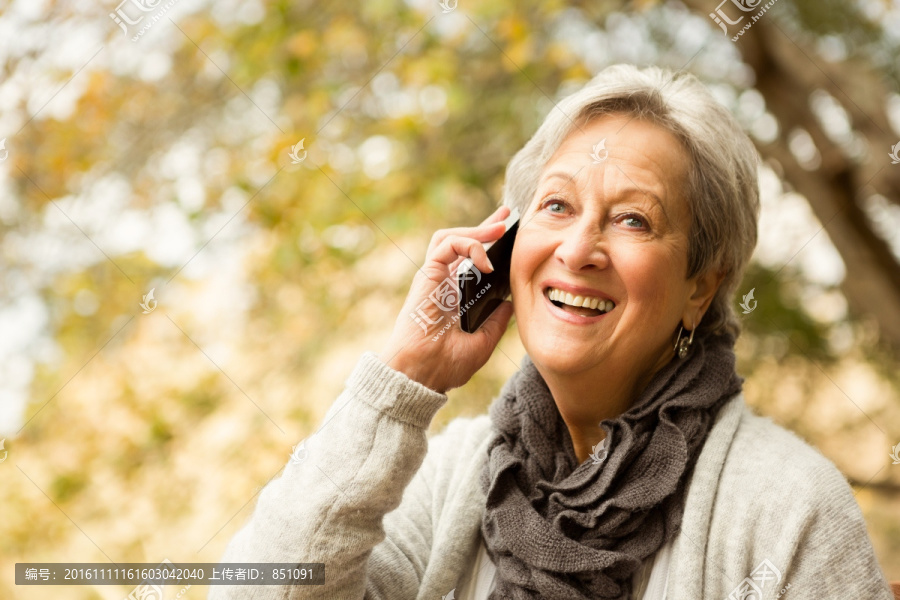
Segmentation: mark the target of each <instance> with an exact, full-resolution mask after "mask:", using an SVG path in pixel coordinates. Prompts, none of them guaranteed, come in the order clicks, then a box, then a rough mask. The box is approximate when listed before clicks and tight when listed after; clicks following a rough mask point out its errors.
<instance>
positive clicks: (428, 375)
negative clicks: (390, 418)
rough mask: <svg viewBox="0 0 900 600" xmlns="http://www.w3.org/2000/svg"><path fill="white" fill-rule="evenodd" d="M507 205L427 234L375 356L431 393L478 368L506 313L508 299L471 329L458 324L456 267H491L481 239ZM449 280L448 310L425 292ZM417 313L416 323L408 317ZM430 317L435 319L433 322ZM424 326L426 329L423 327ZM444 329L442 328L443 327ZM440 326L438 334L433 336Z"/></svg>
mask: <svg viewBox="0 0 900 600" xmlns="http://www.w3.org/2000/svg"><path fill="white" fill-rule="evenodd" d="M509 212H510V210H509V207H507V206H501V207H500V208H498V209H497V210H496V211H494V213H493V214H492V215H491V216H490V217H488V218H487V219H485V220H484V221H483V222H482V223H481V224H480V225H478V226H477V227H456V228H453V229H439V230H438V231H436V232H435V234H434V235H433V236H432V238H431V243H430V244H429V245H428V252H427V254H426V256H425V264H424V265H422V268H421V269H419V270H418V271H417V272H416V275H415V277H414V278H413V282H412V286H411V288H410V290H409V294H408V295H407V297H406V301H405V302H404V304H403V309H402V310H401V311H400V316H398V317H397V321H396V323H395V324H394V330H393V332H392V333H391V337H390V339H389V340H388V343H387V345H386V346H385V348H384V349H383V350H382V352H381V353H380V354H379V358H380V359H381V360H382V361H383V362H384V363H386V364H387V365H388V366H389V367H391V368H392V369H395V370H397V371H400V372H402V373H404V374H406V376H407V377H409V378H410V379H412V380H414V381H418V382H419V383H421V384H422V385H425V386H427V387H429V388H431V389H433V390H435V391H437V392H441V393H444V392H446V391H447V390H450V389H453V388H456V387H459V386H461V385H464V384H465V383H466V382H467V381H469V379H470V378H471V377H472V375H474V374H475V373H476V372H477V371H478V369H480V368H481V367H483V366H484V363H486V362H487V360H488V358H490V356H491V353H492V352H493V351H494V348H495V347H496V346H497V342H499V341H500V338H501V337H502V336H503V333H504V332H505V331H506V327H507V325H508V324H509V319H510V317H511V316H512V312H513V310H512V303H511V302H509V301H505V302H503V303H502V304H501V305H500V306H499V307H498V308H497V310H496V311H494V313H493V314H492V315H491V316H490V318H488V320H487V321H485V322H484V324H483V325H482V326H481V327H479V328H478V330H476V331H475V333H466V332H465V331H463V330H462V329H460V327H459V318H458V317H459V291H458V284H457V276H456V269H457V267H458V266H459V264H460V263H462V261H463V260H465V259H466V258H470V259H471V260H472V262H473V263H474V264H475V267H476V268H477V269H479V270H480V271H482V272H485V273H489V272H491V271H493V270H494V268H493V266H492V265H490V263H489V262H488V257H487V253H486V252H485V250H484V246H482V242H490V241H494V240H497V239H499V238H500V236H502V235H503V233H504V231H505V227H504V225H503V220H504V219H505V218H506V217H507V216H509ZM448 277H449V278H450V281H451V282H452V283H453V290H454V291H453V295H452V296H450V297H451V298H453V299H455V303H454V304H453V308H452V310H449V311H448V310H443V309H442V308H441V307H440V306H438V305H437V304H436V303H435V302H433V301H432V300H431V299H430V298H429V296H430V295H431V293H432V292H434V291H435V290H436V289H438V288H439V287H441V286H444V285H446V282H447V278H448ZM414 316H415V317H418V319H419V321H420V322H416V320H415V319H414ZM435 321H436V322H435ZM422 324H424V325H425V326H426V327H427V330H425V329H423V325H422ZM448 324H449V325H450V327H449V328H447V329H445V327H446V326H447V325H448ZM442 330H443V333H442V334H441V335H440V336H439V337H437V339H434V337H435V336H436V335H437V334H438V333H440V332H441V331H442Z"/></svg>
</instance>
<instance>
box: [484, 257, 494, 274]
mask: <svg viewBox="0 0 900 600" xmlns="http://www.w3.org/2000/svg"><path fill="white" fill-rule="evenodd" d="M484 258H485V259H486V260H487V264H488V266H489V267H490V268H491V271H493V270H494V265H492V264H491V259H490V258H488V257H487V255H485V257H484Z"/></svg>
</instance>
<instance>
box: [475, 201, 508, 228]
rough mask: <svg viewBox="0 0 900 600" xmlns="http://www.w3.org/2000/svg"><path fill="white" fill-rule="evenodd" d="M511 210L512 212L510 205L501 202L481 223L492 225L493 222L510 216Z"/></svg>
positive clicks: (498, 221)
mask: <svg viewBox="0 0 900 600" xmlns="http://www.w3.org/2000/svg"><path fill="white" fill-rule="evenodd" d="M510 212H512V210H511V209H510V207H508V206H506V205H505V204H501V205H500V206H498V207H497V210H495V211H494V212H492V213H491V214H490V216H489V217H488V218H487V219H485V220H484V221H482V222H481V224H482V225H490V224H492V223H500V222H502V221H503V220H504V219H506V217H508V216H509V213H510Z"/></svg>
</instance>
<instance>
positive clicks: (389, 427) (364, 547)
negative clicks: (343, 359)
mask: <svg viewBox="0 0 900 600" xmlns="http://www.w3.org/2000/svg"><path fill="white" fill-rule="evenodd" d="M446 401H447V396H446V395H445V394H441V393H438V392H435V391H433V390H431V389H429V388H427V387H425V386H423V385H421V384H419V383H418V382H415V381H413V380H411V379H409V378H408V377H407V376H406V375H404V374H403V373H400V372H398V371H395V370H394V369H391V368H390V367H388V366H387V365H386V364H384V363H383V362H382V361H381V360H380V359H379V358H378V357H377V356H376V355H375V354H374V353H372V352H366V353H364V354H363V355H362V357H361V358H360V359H359V361H358V363H357V365H356V366H355V368H354V370H353V371H352V373H351V375H350V376H349V378H348V379H347V380H346V387H345V388H344V391H343V392H342V393H341V394H340V396H338V398H337V400H336V401H335V402H334V404H333V405H332V406H331V408H330V409H329V411H328V413H327V414H326V416H325V418H324V421H323V425H322V427H321V428H320V429H319V431H318V432H317V433H315V434H314V435H313V436H311V437H310V438H309V439H307V440H306V441H305V442H304V447H305V449H306V450H307V452H308V454H307V455H306V458H305V459H303V460H302V461H300V462H299V463H297V464H295V463H294V462H289V463H288V464H287V466H286V467H285V469H284V471H283V473H282V475H281V476H280V477H278V478H276V479H274V480H272V481H271V482H270V483H269V484H268V485H267V486H266V487H265V488H264V489H263V491H262V492H261V493H260V496H259V500H258V502H257V506H256V509H255V510H254V512H253V515H252V516H251V518H250V520H249V522H248V523H247V524H246V525H245V526H244V527H243V528H242V529H241V530H240V531H239V532H238V533H237V534H236V535H235V536H234V538H233V539H232V540H231V541H230V542H229V544H228V546H227V548H226V551H225V554H224V556H223V557H222V559H221V562H282V563H312V562H320V563H325V584H324V585H306V586H300V585H295V586H253V587H249V586H210V592H209V595H208V598H209V600H226V599H232V598H254V599H258V600H264V599H266V600H267V599H272V600H274V599H276V598H277V599H290V600H301V599H307V598H328V599H329V600H331V599H346V600H351V599H352V600H362V599H363V598H365V599H366V600H381V599H383V598H388V597H390V598H392V599H393V598H397V599H406V598H414V597H415V594H416V591H417V589H418V585H419V579H420V576H421V572H422V569H423V565H424V563H426V562H427V558H428V554H427V552H428V549H429V547H430V541H429V540H430V535H431V530H430V508H429V501H428V498H427V494H428V486H427V482H426V481H425V479H424V478H418V479H417V481H419V483H418V484H417V485H416V486H415V488H416V489H415V490H409V492H410V493H407V494H406V498H407V499H408V502H407V504H408V506H409V508H408V509H405V510H404V512H405V514H404V516H403V518H404V519H406V520H407V523H406V525H407V527H405V528H403V529H404V531H405V533H403V534H397V535H395V539H388V540H385V538H386V535H385V527H384V519H385V515H387V514H388V513H390V512H391V511H394V510H395V509H396V508H397V507H398V506H399V505H400V503H401V500H402V499H403V498H404V491H405V490H406V489H407V487H408V485H409V484H410V481H411V480H412V479H413V477H414V476H415V475H416V472H417V471H418V470H419V468H420V466H421V465H422V463H423V460H424V458H425V455H426V453H427V451H428V446H429V442H428V437H427V435H426V432H427V429H428V426H429V424H430V423H431V420H432V418H433V417H434V415H435V413H437V411H438V410H439V409H440V408H441V407H442V406H443V405H444V404H445V403H446ZM382 542H383V543H382ZM376 546H378V552H377V553H376V560H375V561H373V562H374V565H372V568H370V555H372V553H373V549H374V548H375V547H376ZM389 591H390V596H388V593H389Z"/></svg>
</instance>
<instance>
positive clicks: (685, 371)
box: [481, 335, 743, 600]
mask: <svg viewBox="0 0 900 600" xmlns="http://www.w3.org/2000/svg"><path fill="white" fill-rule="evenodd" d="M733 347H734V338H733V337H731V336H728V335H724V336H707V337H700V336H697V337H695V338H694V342H693V344H692V347H691V349H690V352H689V353H688V356H687V357H685V358H684V359H678V358H673V359H672V360H671V361H670V362H669V363H668V364H667V365H666V366H664V367H663V368H662V369H660V370H659V371H658V372H657V373H656V374H655V375H654V376H653V378H652V380H651V381H650V383H649V384H648V385H647V386H646V388H645V389H644V391H643V392H642V393H641V394H640V397H639V398H638V399H637V400H636V402H634V403H633V404H632V406H631V408H630V409H629V410H628V411H626V412H625V413H624V414H622V415H620V416H619V417H617V418H615V419H608V420H604V421H602V422H601V423H600V426H601V427H602V428H603V429H604V431H606V435H607V439H606V448H607V449H608V453H607V454H606V456H605V458H604V457H603V455H602V454H601V453H599V452H598V454H597V460H599V462H596V461H595V460H594V458H593V457H591V458H588V459H587V460H585V461H584V462H583V463H581V464H578V459H577V458H576V456H575V450H574V447H573V444H572V438H571V436H570V434H569V431H568V428H567V427H566V424H565V422H564V421H563V419H562V416H561V415H560V413H559V410H558V409H557V406H556V403H555V402H554V400H553V397H552V395H551V394H550V390H549V389H548V387H547V384H546V383H545V382H544V379H543V378H542V377H541V375H540V373H539V372H538V370H537V368H536V367H535V365H534V363H533V362H532V361H531V359H530V358H529V357H528V355H526V356H525V357H524V358H523V359H522V363H521V368H520V370H519V371H517V372H516V373H515V374H514V375H513V376H512V377H511V378H510V379H509V380H508V381H507V382H506V384H505V385H504V387H503V389H502V391H501V393H500V395H499V396H498V397H497V399H496V400H495V401H494V402H493V403H492V404H491V407H490V410H489V413H490V416H491V420H492V436H493V437H492V439H491V441H490V444H489V446H488V460H487V461H486V462H485V466H484V470H483V472H482V474H481V486H482V490H483V491H484V492H485V494H486V495H487V505H486V507H485V511H484V514H483V518H482V524H481V532H482V536H483V537H484V542H485V546H486V548H487V551H488V554H489V555H490V557H491V559H492V560H493V562H494V564H495V565H496V567H497V575H496V577H497V584H496V587H495V589H494V591H493V592H492V593H491V595H490V600H499V599H504V600H507V599H514V600H519V599H523V600H524V599H531V598H543V599H545V600H582V599H583V600H597V599H600V598H603V599H616V600H626V599H627V598H628V597H629V595H630V591H631V578H632V577H633V574H634V572H635V571H636V570H637V569H638V568H639V567H640V566H641V564H642V563H643V561H644V560H645V559H646V558H647V557H649V556H651V555H653V554H655V553H656V551H657V550H659V548H661V547H662V546H663V545H664V544H666V543H667V542H668V541H669V540H670V539H672V537H674V535H675V533H676V532H677V530H678V528H679V526H680V524H681V517H682V513H683V511H684V495H685V488H686V485H687V481H688V479H689V476H690V472H691V470H692V469H693V465H694V464H695V463H696V459H697V457H698V456H699V454H700V449H701V448H702V446H703V442H704V441H705V439H706V436H707V434H708V433H709V429H710V428H711V427H712V423H713V421H714V418H715V415H716V413H717V412H718V409H719V408H721V406H722V404H724V402H725V401H727V400H728V399H729V398H731V397H733V396H734V395H735V394H737V393H738V392H739V391H740V390H741V387H742V384H743V378H741V377H739V376H738V375H737V373H736V372H735V356H734V350H733ZM595 462H596V464H595Z"/></svg>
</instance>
